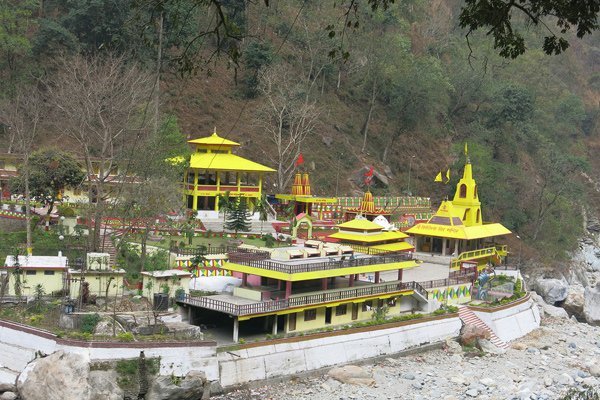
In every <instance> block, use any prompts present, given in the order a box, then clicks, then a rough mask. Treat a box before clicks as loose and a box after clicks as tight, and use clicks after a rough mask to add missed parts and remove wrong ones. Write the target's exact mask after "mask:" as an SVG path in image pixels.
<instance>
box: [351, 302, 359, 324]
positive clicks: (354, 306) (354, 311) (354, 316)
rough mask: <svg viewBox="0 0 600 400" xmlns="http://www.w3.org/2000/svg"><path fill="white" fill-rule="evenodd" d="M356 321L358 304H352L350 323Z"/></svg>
mask: <svg viewBox="0 0 600 400" xmlns="http://www.w3.org/2000/svg"><path fill="white" fill-rule="evenodd" d="M356 319H358V303H352V321H354V320H356Z"/></svg>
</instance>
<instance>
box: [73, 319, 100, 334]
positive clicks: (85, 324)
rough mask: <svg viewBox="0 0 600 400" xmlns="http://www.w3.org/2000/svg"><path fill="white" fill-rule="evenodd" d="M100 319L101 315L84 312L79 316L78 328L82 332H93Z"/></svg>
mask: <svg viewBox="0 0 600 400" xmlns="http://www.w3.org/2000/svg"><path fill="white" fill-rule="evenodd" d="M101 319H102V317H100V315H98V314H85V315H83V316H82V317H81V325H80V327H79V330H80V331H81V332H82V333H89V334H90V335H91V334H93V333H94V330H95V329H96V325H98V322H100V320H101Z"/></svg>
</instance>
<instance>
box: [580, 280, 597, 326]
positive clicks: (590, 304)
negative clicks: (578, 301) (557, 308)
mask: <svg viewBox="0 0 600 400" xmlns="http://www.w3.org/2000/svg"><path fill="white" fill-rule="evenodd" d="M583 316H584V318H585V320H586V321H587V322H588V324H590V325H600V283H598V284H597V285H596V286H595V287H589V286H588V287H587V288H585V293H584V304H583Z"/></svg>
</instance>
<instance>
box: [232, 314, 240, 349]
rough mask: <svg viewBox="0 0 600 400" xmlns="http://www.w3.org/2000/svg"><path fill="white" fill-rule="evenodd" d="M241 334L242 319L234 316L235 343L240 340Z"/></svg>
mask: <svg viewBox="0 0 600 400" xmlns="http://www.w3.org/2000/svg"><path fill="white" fill-rule="evenodd" d="M239 334H240V321H238V317H233V341H234V342H235V343H237V342H238V336H239Z"/></svg>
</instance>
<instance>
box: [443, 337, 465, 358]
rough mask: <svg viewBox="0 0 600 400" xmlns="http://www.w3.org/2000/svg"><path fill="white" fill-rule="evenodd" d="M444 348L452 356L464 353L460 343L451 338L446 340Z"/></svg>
mask: <svg viewBox="0 0 600 400" xmlns="http://www.w3.org/2000/svg"><path fill="white" fill-rule="evenodd" d="M444 348H445V349H446V351H448V353H450V354H460V353H462V352H463V349H462V347H461V346H460V343H458V342H457V341H456V340H454V339H450V338H448V339H446V342H445V343H444Z"/></svg>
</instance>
